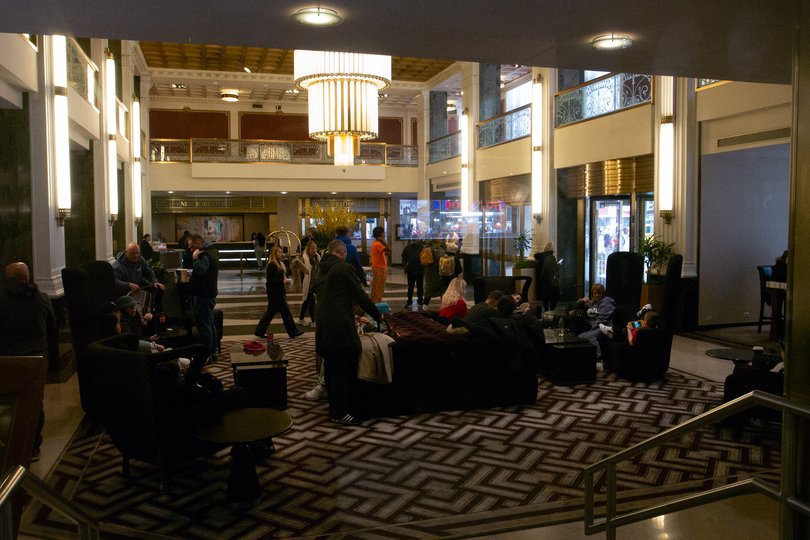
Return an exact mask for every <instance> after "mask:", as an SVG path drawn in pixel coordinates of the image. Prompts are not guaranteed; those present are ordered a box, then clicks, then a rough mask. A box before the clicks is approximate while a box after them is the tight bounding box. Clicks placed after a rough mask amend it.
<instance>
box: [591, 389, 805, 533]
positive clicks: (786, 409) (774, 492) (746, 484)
mask: <svg viewBox="0 0 810 540" xmlns="http://www.w3.org/2000/svg"><path fill="white" fill-rule="evenodd" d="M756 406H765V407H768V408H771V409H777V410H781V411H782V412H783V413H784V414H783V420H782V429H783V433H795V430H796V423H795V420H796V416H801V417H804V418H806V419H810V407H806V406H804V405H798V404H796V403H793V402H792V401H790V400H788V399H785V398H783V397H780V396H776V395H774V394H769V393H766V392H763V391H761V390H754V391H752V392H749V393H748V394H745V395H743V396H740V397H738V398H736V399H733V400H731V401H729V402H727V403H723V404H722V405H720V406H718V407H715V408H714V409H712V410H710V411H707V412H705V413H702V414H699V415H698V416H695V417H694V418H690V419H689V420H686V421H685V422H682V423H681V424H678V425H677V426H673V427H671V428H669V429H667V430H665V431H662V432H661V433H658V434H657V435H653V436H652V437H650V438H649V439H646V440H644V441H641V442H640V443H638V444H635V445H633V446H631V447H629V448H626V449H624V450H622V451H620V452H617V453H616V454H613V455H612V456H609V457H606V458H605V459H602V460H600V461H598V462H597V463H594V464H592V465H589V466H588V467H586V468H585V471H584V474H585V509H584V510H585V534H587V535H591V534H596V533H599V532H605V533H606V538H607V540H615V538H616V528H617V527H620V526H623V525H629V524H631V523H636V522H638V521H643V520H646V519H651V518H654V517H657V516H661V515H665V514H669V513H671V512H677V511H680V510H686V509H689V508H694V507H695V506H699V505H702V504H706V503H710V502H716V501H720V500H724V499H728V498H730V497H735V496H737V495H744V494H751V493H760V494H763V495H766V496H768V497H771V498H772V499H774V500H777V501H779V502H781V503H782V504H785V505H787V506H788V507H789V508H791V509H793V510H796V511H798V512H800V513H802V514H804V515H805V516H808V517H810V501H808V500H806V499H802V498H800V497H797V496H796V480H795V477H796V448H795V445H793V444H785V443H784V442H783V444H782V450H783V452H782V461H781V471H780V480H781V481H780V484H781V485H780V487H779V488H776V487H774V485H773V484H772V483H770V482H767V481H765V480H762V479H760V478H748V479H746V480H741V481H739V482H734V483H733V484H729V485H726V486H721V487H718V488H713V489H710V490H707V491H704V492H701V493H696V494H692V495H687V496H685V497H679V498H677V499H674V500H671V501H667V502H665V503H662V504H658V505H655V506H651V507H648V508H645V509H641V510H636V511H633V512H627V513H625V514H622V515H616V497H617V490H616V465H617V464H618V463H619V462H622V461H625V460H627V459H629V458H632V457H635V456H637V455H639V454H641V453H644V452H646V451H647V450H649V449H650V448H653V447H656V446H659V445H661V444H663V443H665V442H668V441H670V440H672V439H676V438H678V437H681V436H683V435H686V434H687V433H692V432H694V431H697V430H698V429H700V428H702V427H704V426H707V425H709V424H712V423H714V422H716V421H718V420H722V419H724V418H727V417H729V416H732V415H734V414H737V413H739V412H742V411H744V410H747V409H750V408H752V407H756ZM783 439H784V437H783ZM602 470H605V472H606V474H607V486H606V491H607V493H606V495H605V502H606V504H605V517H604V518H603V519H601V520H595V517H594V476H595V475H596V474H597V473H598V472H601V471H602ZM783 523H784V522H783Z"/></svg>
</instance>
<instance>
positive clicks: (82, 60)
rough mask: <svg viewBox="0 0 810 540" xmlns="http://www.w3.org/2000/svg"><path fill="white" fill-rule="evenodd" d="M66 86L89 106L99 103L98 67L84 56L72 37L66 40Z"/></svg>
mask: <svg viewBox="0 0 810 540" xmlns="http://www.w3.org/2000/svg"><path fill="white" fill-rule="evenodd" d="M67 76H68V84H69V85H70V86H72V87H73V89H74V90H76V91H77V92H78V93H79V94H81V95H82V97H84V99H86V100H87V101H88V103H90V104H91V105H93V106H95V107H98V104H99V103H100V99H101V98H100V96H99V84H98V66H96V64H94V63H93V61H92V60H90V58H88V56H87V55H86V54H85V52H84V51H83V50H82V48H81V47H80V46H79V44H78V43H77V42H76V40H75V39H73V38H72V37H69V38H67Z"/></svg>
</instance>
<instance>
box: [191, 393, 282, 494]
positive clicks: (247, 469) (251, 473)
mask: <svg viewBox="0 0 810 540" xmlns="http://www.w3.org/2000/svg"><path fill="white" fill-rule="evenodd" d="M292 423H293V422H292V418H290V415H289V414H287V413H286V412H283V411H277V410H275V409H267V408H247V409H236V410H233V411H228V412H226V413H225V414H224V415H222V419H221V421H220V422H219V423H218V424H206V425H201V426H199V427H198V428H197V437H198V438H200V439H202V440H204V441H209V442H213V443H218V444H225V445H231V474H230V477H229V478H228V492H227V499H228V502H231V503H233V504H236V505H239V506H250V505H252V504H253V503H255V502H256V499H258V498H259V494H260V493H261V490H260V489H259V476H258V475H257V474H256V462H255V460H254V459H253V451H252V450H251V448H250V443H254V442H257V441H262V440H266V439H269V438H271V437H275V436H277V435H281V434H282V433H284V432H285V431H287V430H288V429H290V427H292Z"/></svg>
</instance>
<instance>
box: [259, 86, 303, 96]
mask: <svg viewBox="0 0 810 540" xmlns="http://www.w3.org/2000/svg"><path fill="white" fill-rule="evenodd" d="M265 86H267V85H265ZM300 91H301V90H299V89H298V88H288V89H286V90H284V93H285V94H297V93H299V92H300Z"/></svg>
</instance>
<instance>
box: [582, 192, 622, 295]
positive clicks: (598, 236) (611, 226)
mask: <svg viewBox="0 0 810 540" xmlns="http://www.w3.org/2000/svg"><path fill="white" fill-rule="evenodd" d="M590 210H591V212H590V214H591V227H590V229H591V238H590V246H591V249H590V254H589V255H590V257H589V258H590V276H591V280H590V286H593V285H594V284H596V283H602V284H603V285H604V283H605V278H606V275H607V258H608V256H609V255H610V254H611V253H615V252H617V251H630V248H631V245H630V244H631V238H630V234H631V231H630V197H611V198H601V199H595V198H594V199H591V208H590ZM589 288H590V287H589Z"/></svg>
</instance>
